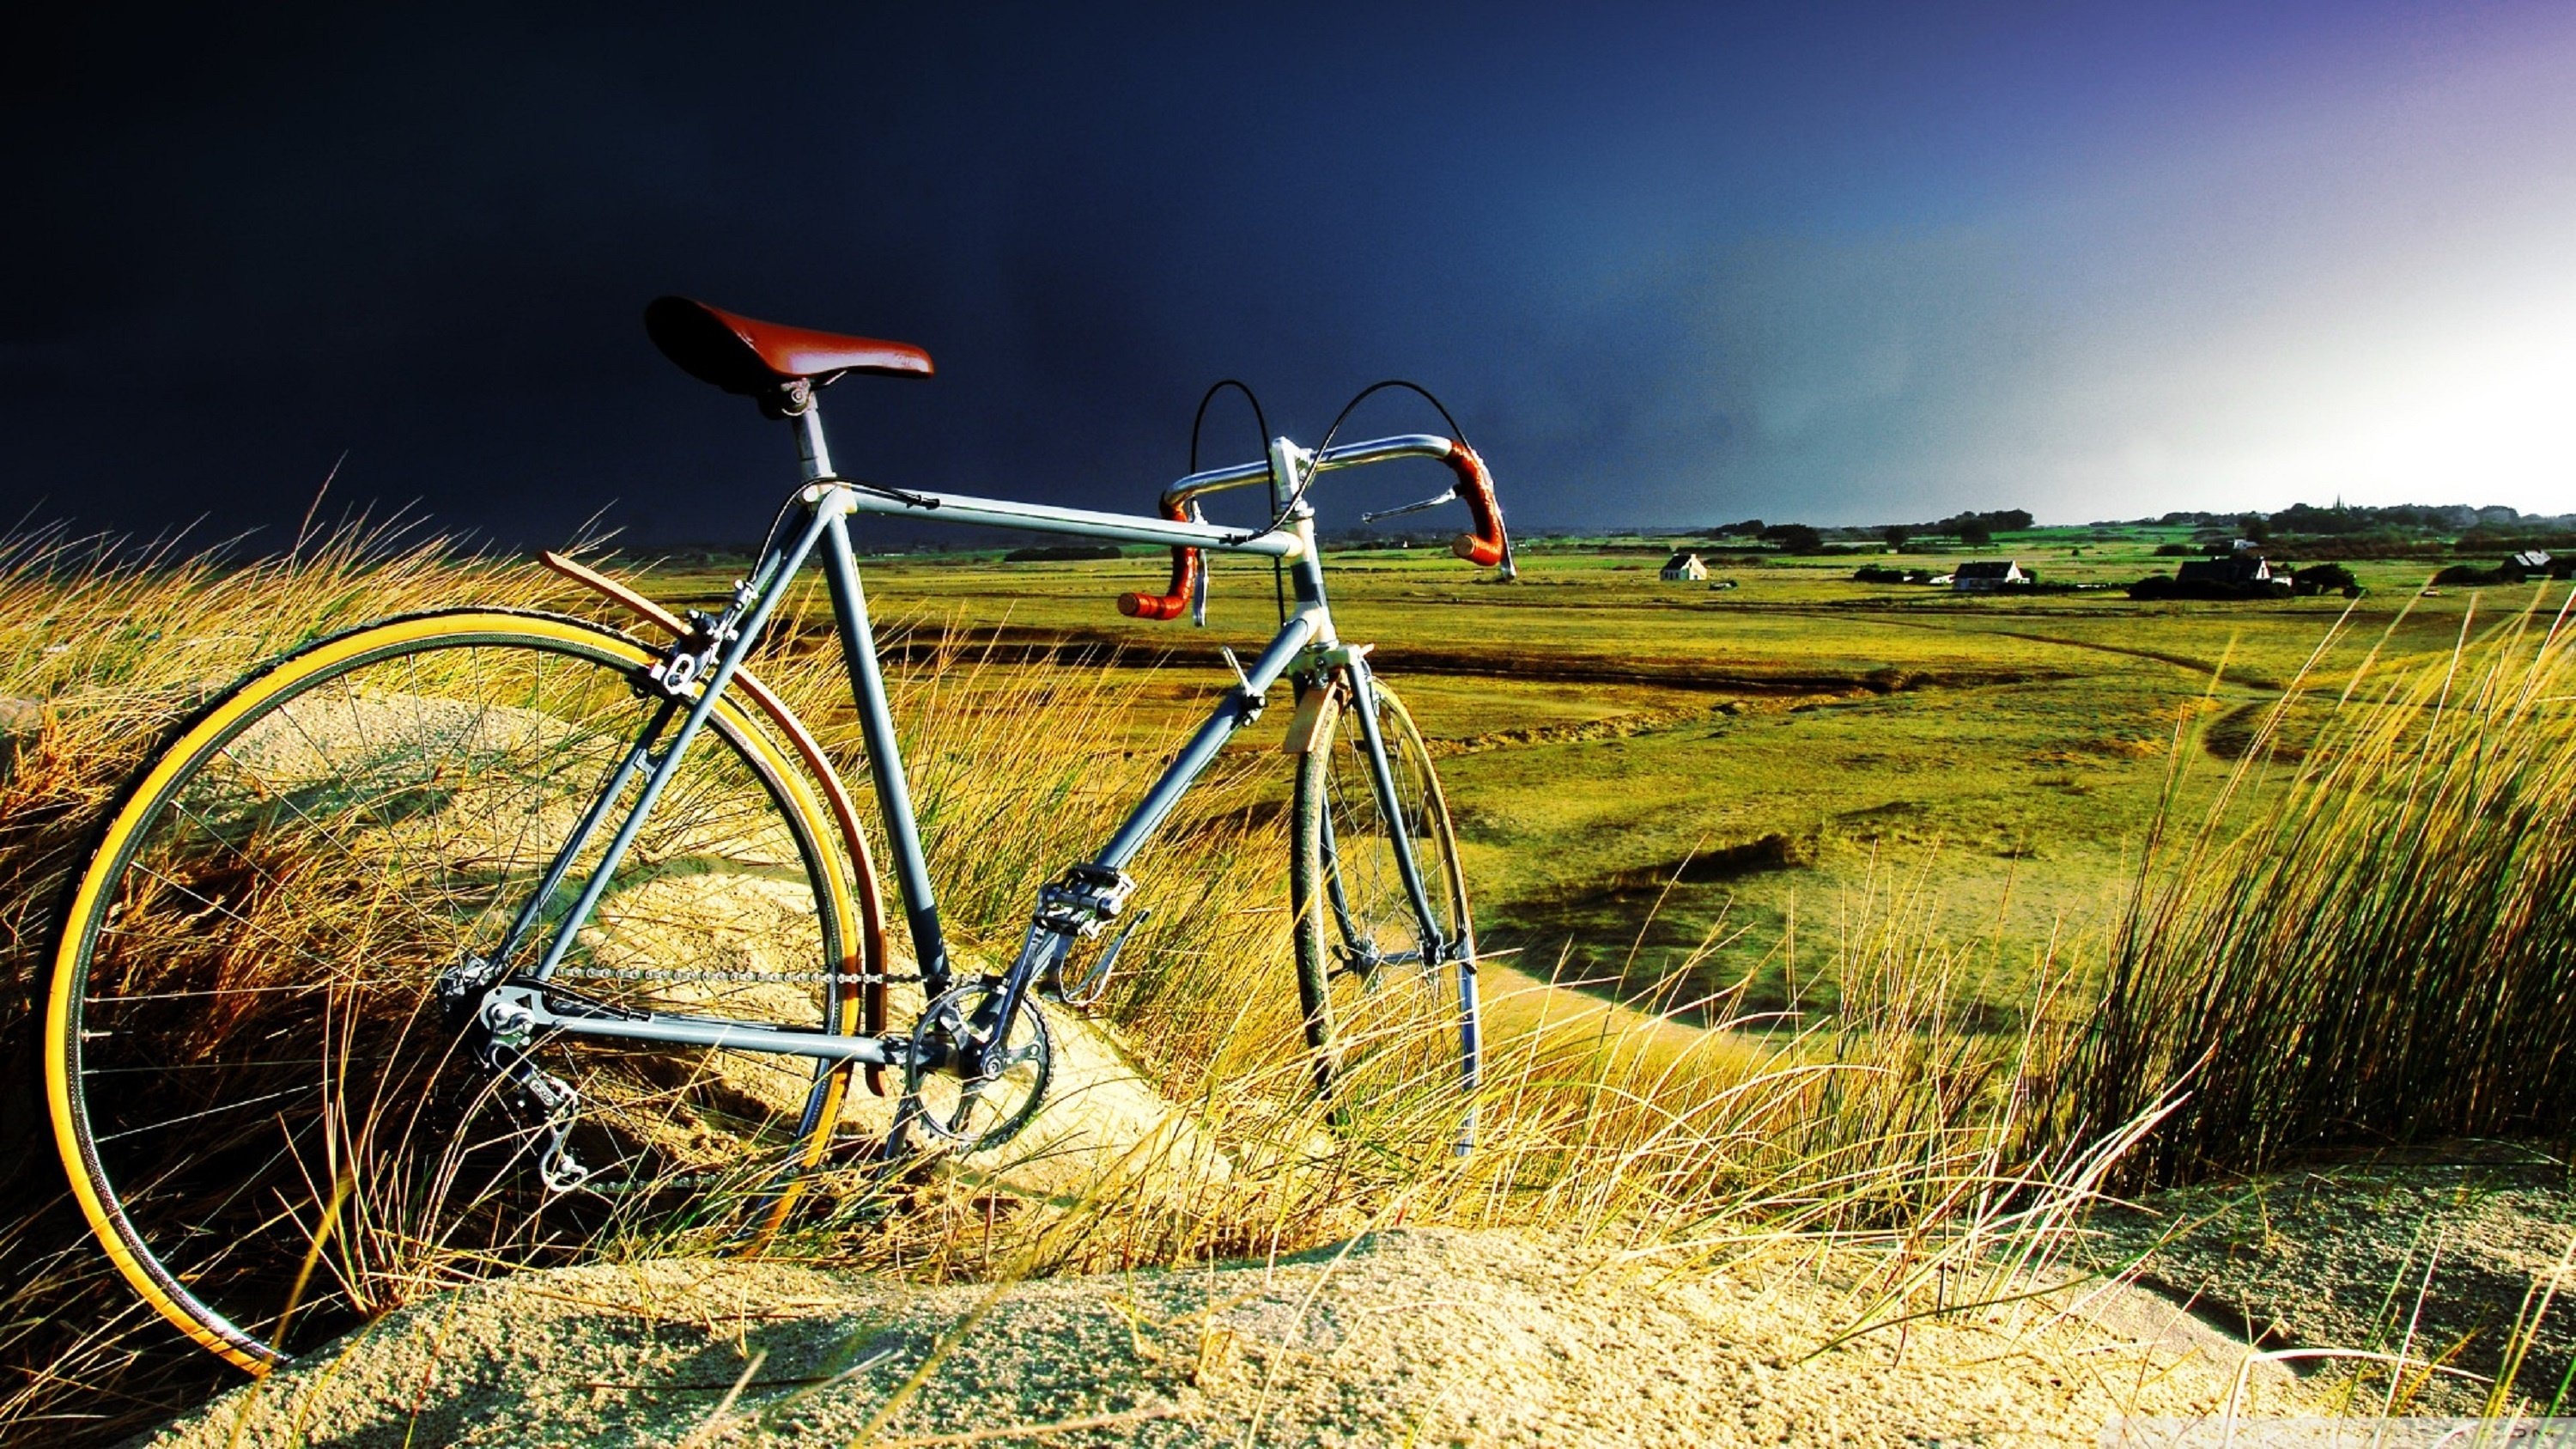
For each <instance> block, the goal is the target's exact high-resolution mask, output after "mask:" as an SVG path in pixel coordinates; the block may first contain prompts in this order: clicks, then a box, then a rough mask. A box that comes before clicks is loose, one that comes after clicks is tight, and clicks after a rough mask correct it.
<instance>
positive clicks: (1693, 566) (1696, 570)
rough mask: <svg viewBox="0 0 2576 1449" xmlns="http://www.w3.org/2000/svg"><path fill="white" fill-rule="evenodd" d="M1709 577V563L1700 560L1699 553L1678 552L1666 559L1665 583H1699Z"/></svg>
mask: <svg viewBox="0 0 2576 1449" xmlns="http://www.w3.org/2000/svg"><path fill="white" fill-rule="evenodd" d="M1707 577H1708V565H1707V564H1704V563H1702V562H1700V558H1699V555H1698V554H1695V553H1687V552H1685V553H1677V554H1674V555H1673V556H1672V557H1671V558H1668V559H1666V560H1664V573H1663V578H1664V582H1665V583H1668V584H1684V583H1697V582H1699V581H1700V580H1702V579H1705V578H1707Z"/></svg>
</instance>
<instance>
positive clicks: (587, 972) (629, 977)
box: [555, 966, 921, 986]
mask: <svg viewBox="0 0 2576 1449" xmlns="http://www.w3.org/2000/svg"><path fill="white" fill-rule="evenodd" d="M555 974H556V975H558V976H561V977H565V978H567V979H569V980H575V981H775V982H781V983H786V982H797V981H810V982H820V983H823V984H825V985H831V986H867V985H872V984H876V983H884V984H886V985H899V984H902V983H904V982H911V981H919V980H920V979H921V976H920V973H918V972H914V973H912V974H909V975H904V974H899V973H895V972H875V971H681V970H675V969H672V968H669V967H661V966H566V967H564V968H562V969H561V970H559V971H557V972H556V973H555Z"/></svg>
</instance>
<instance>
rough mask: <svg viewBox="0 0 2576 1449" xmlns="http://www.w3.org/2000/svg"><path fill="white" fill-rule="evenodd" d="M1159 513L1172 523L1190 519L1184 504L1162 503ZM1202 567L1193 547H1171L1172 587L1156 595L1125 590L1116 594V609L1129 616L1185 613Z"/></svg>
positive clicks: (1161, 616) (1163, 616) (1164, 616)
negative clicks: (1161, 509)
mask: <svg viewBox="0 0 2576 1449" xmlns="http://www.w3.org/2000/svg"><path fill="white" fill-rule="evenodd" d="M1163 516H1164V517H1165V518H1168V519H1170V520H1172V521H1173V522H1174V523H1187V522H1189V521H1190V510H1189V508H1188V507H1187V506H1186V505H1181V506H1175V505H1172V504H1168V503H1167V504H1165V505H1164V506H1163ZM1203 567H1205V565H1204V564H1202V563H1201V562H1200V561H1199V551H1198V550H1197V549H1194V548H1179V547H1176V548H1174V549H1173V550H1172V586H1171V587H1170V588H1168V589H1165V590H1164V591H1163V592H1161V593H1159V594H1146V593H1127V594H1120V595H1119V596H1118V612H1119V613H1122V614H1124V615H1126V616H1127V617H1128V618H1130V619H1177V618H1179V617H1181V615H1183V614H1185V613H1188V612H1189V608H1190V596H1191V595H1192V594H1195V593H1197V592H1198V587H1199V570H1200V569H1201V568H1203Z"/></svg>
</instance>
